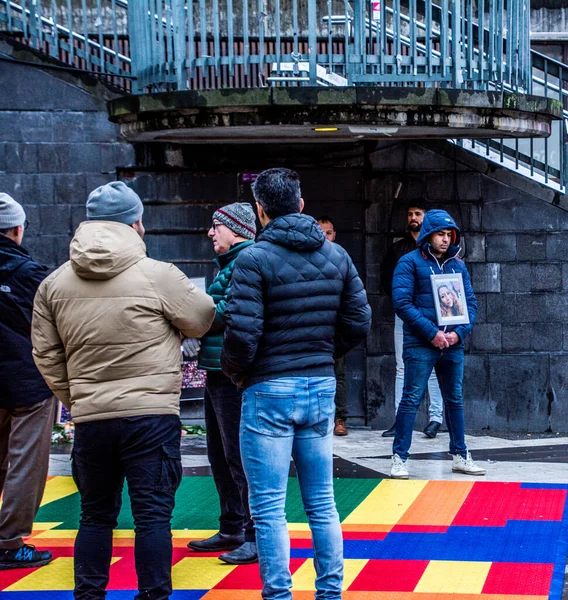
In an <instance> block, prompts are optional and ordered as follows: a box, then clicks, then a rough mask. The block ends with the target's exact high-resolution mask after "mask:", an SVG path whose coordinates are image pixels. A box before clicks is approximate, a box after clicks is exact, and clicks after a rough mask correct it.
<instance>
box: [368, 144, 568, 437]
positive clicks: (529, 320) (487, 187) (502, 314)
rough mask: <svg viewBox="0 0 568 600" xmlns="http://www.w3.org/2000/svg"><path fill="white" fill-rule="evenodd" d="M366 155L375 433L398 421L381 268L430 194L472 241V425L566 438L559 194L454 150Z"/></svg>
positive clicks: (567, 341) (566, 234) (566, 305)
mask: <svg viewBox="0 0 568 600" xmlns="http://www.w3.org/2000/svg"><path fill="white" fill-rule="evenodd" d="M369 158H370V162H371V167H372V171H371V175H370V177H369V179H368V181H367V198H366V199H367V202H368V203H370V206H369V208H368V209H367V213H366V240H367V243H366V251H367V289H368V292H369V294H370V298H371V302H372V305H373V311H374V327H373V333H372V335H371V338H370V339H369V342H368V348H367V350H368V358H367V386H368V392H367V393H368V411H369V412H368V417H369V419H370V423H371V425H372V426H374V427H378V428H383V427H389V426H390V425H391V424H392V422H393V419H394V356H393V340H392V337H393V336H392V328H393V312H392V307H391V305H390V300H389V299H388V298H387V297H386V296H385V295H384V294H382V293H381V287H380V286H381V282H380V273H379V270H380V262H381V260H382V257H383V256H384V252H385V250H386V247H387V245H388V244H390V243H391V242H392V240H393V239H394V238H396V237H398V236H400V235H401V233H402V232H403V231H404V226H405V207H406V206H407V203H408V202H409V201H411V200H412V199H415V198H421V197H425V198H427V199H428V200H429V201H430V202H431V203H432V204H433V205H434V206H435V207H438V208H443V209H445V210H448V212H450V213H451V214H452V216H453V217H454V218H455V219H456V221H457V223H458V224H459V225H460V227H461V228H462V230H463V232H464V233H465V236H464V238H465V239H464V242H465V260H466V263H467V265H468V269H469V271H470V274H471V277H472V282H473V287H474V290H475V291H476V294H477V298H478V302H479V312H478V319H477V324H476V325H475V327H474V330H473V334H472V336H471V339H470V340H469V342H468V353H467V355H466V370H465V406H466V426H467V427H468V428H469V429H477V430H479V429H483V428H490V429H493V430H508V431H535V432H541V431H547V430H551V431H568V404H567V400H568V397H567V396H568V388H567V376H566V373H567V371H566V368H567V367H568V327H567V326H566V325H565V323H566V322H567V320H568V257H567V255H566V247H567V242H568V215H567V213H566V212H565V210H564V209H563V208H561V207H558V206H554V205H553V204H552V202H553V201H554V194H553V192H552V191H550V190H545V189H544V188H541V187H540V186H538V185H536V184H533V183H532V182H530V181H527V180H525V179H523V178H522V177H520V176H518V175H516V174H514V173H511V172H509V171H507V170H506V169H502V168H500V167H497V166H495V165H491V164H490V163H488V162H486V161H484V160H483V159H480V158H478V157H475V156H472V155H468V154H467V153H466V152H465V151H463V150H461V149H459V148H456V147H454V146H452V145H450V144H447V143H445V142H437V143H430V144H418V143H412V142H406V143H401V144H395V145H393V146H390V147H387V148H380V149H379V150H377V151H375V152H373V153H372V154H370V157H369ZM399 182H402V187H401V189H400V195H399V197H398V198H397V199H394V196H395V192H396V189H397V188H398V185H399ZM423 408H424V407H423ZM425 412H426V411H425V409H423V410H422V411H421V414H420V418H419V425H422V426H423V424H425V422H426V414H425Z"/></svg>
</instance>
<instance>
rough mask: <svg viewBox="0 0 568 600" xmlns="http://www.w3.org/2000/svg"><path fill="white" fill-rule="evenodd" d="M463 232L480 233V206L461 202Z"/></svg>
mask: <svg viewBox="0 0 568 600" xmlns="http://www.w3.org/2000/svg"><path fill="white" fill-rule="evenodd" d="M460 206H461V214H462V219H463V221H462V224H463V230H464V231H481V206H480V205H479V204H477V203H475V202H461V203H460Z"/></svg>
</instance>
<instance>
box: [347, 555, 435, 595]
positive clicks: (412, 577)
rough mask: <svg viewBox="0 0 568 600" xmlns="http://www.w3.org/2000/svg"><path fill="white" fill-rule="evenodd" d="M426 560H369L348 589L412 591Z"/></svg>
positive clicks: (423, 569) (426, 563) (422, 571)
mask: <svg viewBox="0 0 568 600" xmlns="http://www.w3.org/2000/svg"><path fill="white" fill-rule="evenodd" d="M429 562H430V561H428V560H370V561H369V562H368V563H367V564H366V565H365V566H364V567H363V569H362V570H361V573H359V575H358V576H357V578H356V579H355V581H354V582H353V583H352V584H351V585H350V586H349V591H351V592H353V591H359V592H362V591H370V592H373V591H376V592H379V591H380V592H391V591H396V592H412V591H413V590H414V588H415V587H416V585H417V584H418V582H419V581H420V578H421V577H422V575H423V573H424V571H425V569H426V567H427V566H428V563H429Z"/></svg>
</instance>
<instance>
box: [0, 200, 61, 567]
mask: <svg viewBox="0 0 568 600" xmlns="http://www.w3.org/2000/svg"><path fill="white" fill-rule="evenodd" d="M26 225H27V221H26V215H25V212H24V209H23V208H22V207H21V206H20V204H18V203H17V202H16V201H15V200H14V199H13V198H11V197H10V196H8V194H3V193H0V491H1V492H2V507H1V508H0V569H16V568H20V567H40V566H42V565H45V564H47V563H48V562H50V561H51V558H52V557H51V552H48V551H46V550H41V551H40V550H36V549H35V548H34V547H33V546H31V545H29V544H25V543H24V541H23V539H22V538H24V537H26V536H29V535H30V534H31V532H32V525H33V521H34V518H35V516H36V513H37V510H38V508H39V505H40V502H41V498H42V496H43V491H44V489H45V482H46V477H47V470H48V467H49V444H50V442H51V430H52V426H53V408H54V401H53V395H52V393H51V391H50V389H49V388H48V387H47V385H46V383H45V381H44V380H43V378H42V376H41V375H40V374H39V371H38V370H37V367H36V366H35V363H34V360H33V357H32V343H31V339H30V330H31V322H32V309H33V302H34V296H35V293H36V291H37V288H38V286H39V284H40V283H41V281H42V280H43V279H44V278H45V276H46V275H47V269H46V267H43V266H42V265H39V264H38V263H36V262H34V261H33V260H32V259H31V257H30V255H29V254H28V253H27V251H26V250H25V249H24V248H23V247H22V245H21V244H22V239H23V237H24V229H25V228H26Z"/></svg>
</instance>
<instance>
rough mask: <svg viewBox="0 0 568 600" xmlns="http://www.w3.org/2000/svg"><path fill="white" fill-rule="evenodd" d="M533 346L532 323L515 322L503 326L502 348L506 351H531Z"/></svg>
mask: <svg viewBox="0 0 568 600" xmlns="http://www.w3.org/2000/svg"><path fill="white" fill-rule="evenodd" d="M531 348H532V323H515V324H511V325H502V326H501V349H502V351H503V353H505V352H530V351H531Z"/></svg>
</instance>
